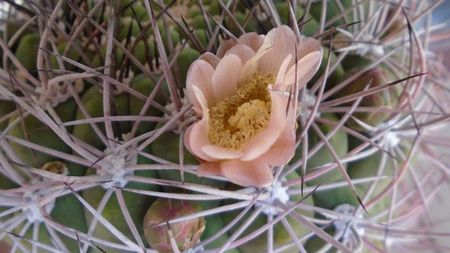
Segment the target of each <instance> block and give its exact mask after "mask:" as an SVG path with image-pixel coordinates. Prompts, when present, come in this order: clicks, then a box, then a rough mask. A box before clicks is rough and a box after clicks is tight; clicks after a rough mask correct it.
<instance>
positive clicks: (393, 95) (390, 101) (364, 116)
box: [338, 59, 401, 131]
mask: <svg viewBox="0 0 450 253" xmlns="http://www.w3.org/2000/svg"><path fill="white" fill-rule="evenodd" d="M357 62H361V63H362V64H363V63H364V62H365V60H364V59H360V60H357ZM360 70H362V68H361V67H358V68H354V69H351V70H350V71H349V72H348V74H347V75H345V76H344V80H345V79H347V78H349V77H351V76H352V75H354V74H356V73H357V72H359V71H360ZM391 76H393V75H392V73H391V72H390V71H389V70H388V69H387V68H386V67H383V66H380V67H375V68H372V69H370V70H368V71H366V72H364V73H363V74H362V75H360V76H359V77H358V78H357V79H356V80H354V81H352V82H350V83H349V84H348V85H347V86H345V88H343V89H342V90H341V91H340V92H339V95H338V97H344V96H347V95H350V94H355V93H357V92H361V91H363V90H364V89H365V88H366V86H367V85H370V88H373V87H377V86H380V85H384V84H387V83H388V82H389V80H391ZM400 92H401V88H400V87H391V88H389V89H385V90H382V91H379V92H377V93H374V94H371V95H368V96H366V97H364V98H363V99H362V100H361V103H360V106H365V107H371V108H374V109H376V108H384V109H393V108H395V107H396V106H397V103H398V99H399V96H400ZM391 115H393V113H391V112H389V111H376V110H375V111H371V112H355V113H353V116H354V117H355V118H357V119H359V120H361V121H362V122H364V123H365V124H368V125H370V126H373V127H376V126H378V125H380V124H381V123H383V122H385V121H387V120H388V119H389V117H390V116H391ZM347 124H348V125H349V126H350V127H351V128H353V129H355V130H358V131H363V130H364V128H363V126H361V125H360V124H359V123H358V122H356V121H355V120H353V119H349V121H348V122H347Z"/></svg>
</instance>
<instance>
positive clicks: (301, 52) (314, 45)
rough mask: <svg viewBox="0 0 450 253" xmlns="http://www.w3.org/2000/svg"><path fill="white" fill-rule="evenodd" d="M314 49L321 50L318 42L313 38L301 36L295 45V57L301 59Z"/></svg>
mask: <svg viewBox="0 0 450 253" xmlns="http://www.w3.org/2000/svg"><path fill="white" fill-rule="evenodd" d="M314 51H322V46H321V45H320V42H319V41H318V40H316V39H314V38H303V39H302V40H300V42H299V43H298V46H297V59H301V58H303V57H305V56H306V55H307V54H309V53H312V52H314ZM294 60H295V59H294Z"/></svg>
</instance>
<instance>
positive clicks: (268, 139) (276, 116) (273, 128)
mask: <svg viewBox="0 0 450 253" xmlns="http://www.w3.org/2000/svg"><path fill="white" fill-rule="evenodd" d="M270 96H271V99H272V107H271V113H270V119H269V123H268V126H267V127H266V128H265V129H263V130H261V131H260V132H259V133H257V134H256V135H255V136H253V137H252V138H250V140H249V141H248V142H247V143H246V144H245V147H244V149H243V155H242V157H241V158H240V159H241V160H242V161H250V160H254V159H256V158H258V157H260V156H261V155H262V154H264V153H265V152H267V151H268V150H269V149H270V147H271V146H272V145H273V144H274V143H275V141H276V140H277V139H278V138H279V136H280V134H281V132H282V131H283V129H284V126H285V125H286V104H287V100H288V97H287V96H285V95H284V94H280V92H278V91H270Z"/></svg>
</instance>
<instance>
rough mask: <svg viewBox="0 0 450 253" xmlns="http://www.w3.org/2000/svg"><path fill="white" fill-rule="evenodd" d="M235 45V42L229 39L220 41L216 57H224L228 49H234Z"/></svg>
mask: <svg viewBox="0 0 450 253" xmlns="http://www.w3.org/2000/svg"><path fill="white" fill-rule="evenodd" d="M236 44H237V41H234V40H232V39H229V40H222V41H221V42H220V46H219V48H218V49H217V53H216V55H217V57H219V58H222V57H223V56H224V55H225V53H226V52H227V51H228V50H229V49H230V48H232V47H234V46H235V45H236Z"/></svg>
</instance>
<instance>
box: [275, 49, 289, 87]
mask: <svg viewBox="0 0 450 253" xmlns="http://www.w3.org/2000/svg"><path fill="white" fill-rule="evenodd" d="M291 59H292V55H291V54H289V55H288V56H287V57H286V59H284V61H283V63H282V64H281V66H280V69H279V70H278V74H277V79H276V80H275V84H280V83H282V82H283V81H284V79H285V76H286V72H287V70H288V65H289V63H290V62H291ZM277 88H278V87H277Z"/></svg>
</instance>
